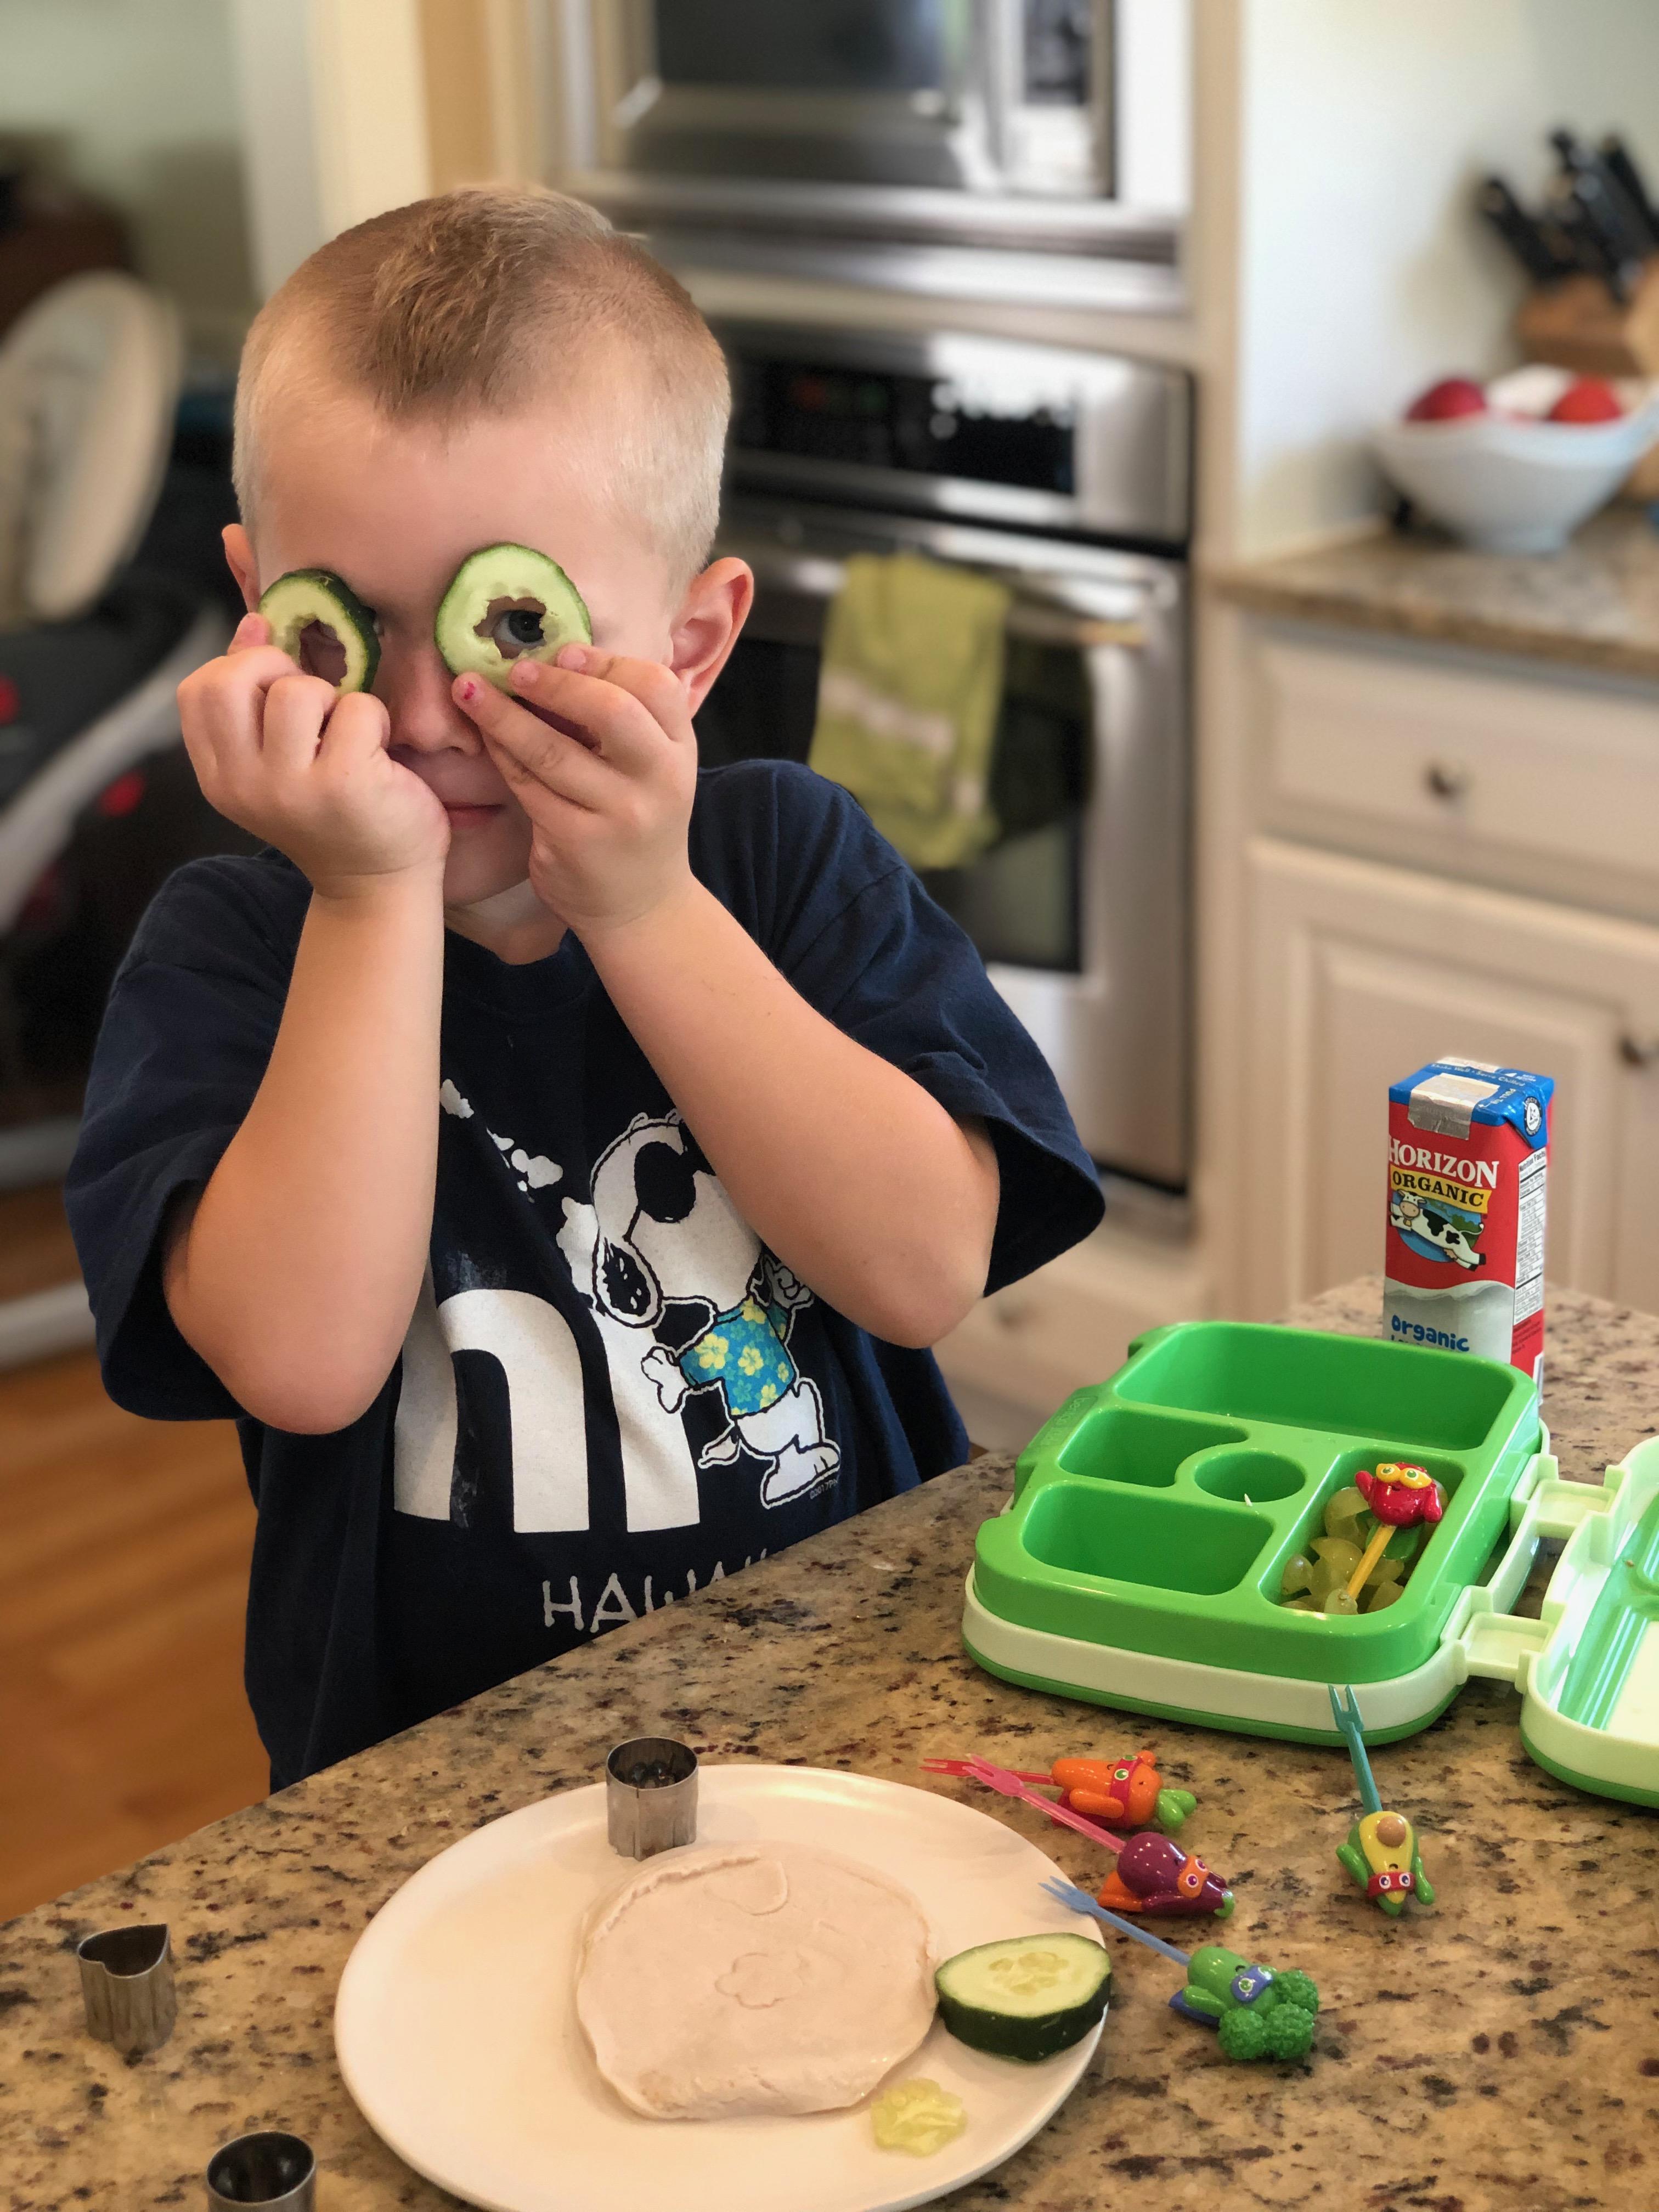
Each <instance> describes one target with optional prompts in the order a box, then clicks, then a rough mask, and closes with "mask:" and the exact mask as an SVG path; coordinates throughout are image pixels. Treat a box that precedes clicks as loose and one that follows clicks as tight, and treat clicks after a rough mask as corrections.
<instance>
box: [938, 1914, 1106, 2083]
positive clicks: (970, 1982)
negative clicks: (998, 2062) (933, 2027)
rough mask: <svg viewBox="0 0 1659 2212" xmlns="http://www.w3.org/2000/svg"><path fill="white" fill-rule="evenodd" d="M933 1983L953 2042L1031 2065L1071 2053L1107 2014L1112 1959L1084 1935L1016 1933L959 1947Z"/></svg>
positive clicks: (941, 2016)
mask: <svg viewBox="0 0 1659 2212" xmlns="http://www.w3.org/2000/svg"><path fill="white" fill-rule="evenodd" d="M933 1984H934V1986H935V1988H936V1989H937V1990H938V1991H939V2018H940V2019H941V2020H942V2021H944V2022H945V2027H947V2028H949V2030H950V2031H951V2034H952V2035H954V2036H955V2037H956V2039H957V2042H958V2043H965V2044H967V2045H969V2046H970V2048H972V2049H973V2050H975V2051H989V2052H990V2053H991V2055H992V2056H993V2057H997V2058H1019V2059H1024V2061H1025V2062H1026V2063H1028V2064H1030V2063H1036V2061H1037V2060H1039V2059H1043V2058H1052V2057H1054V2054H1055V2052H1056V2051H1069V2050H1070V2049H1071V2047H1072V2045H1073V2044H1074V2043H1081V2042H1082V2040H1083V2039H1084V2037H1085V2035H1087V2034H1088V2033H1089V2031H1090V2030H1091V2028H1092V2027H1095V2026H1096V2024H1097V2022H1098V2021H1101V2020H1103V2018H1104V2017H1105V2013H1106V2005H1107V2001H1108V1999H1109V1997H1110V1996H1111V1993H1112V1965H1111V1961H1110V1960H1109V1958H1108V1957H1107V1955H1106V1953H1105V1950H1104V1949H1103V1947H1102V1946H1101V1945H1100V1944H1098V1943H1097V1942H1093V1941H1092V1940H1091V1938H1090V1937H1089V1936H1010V1937H1008V1938H1006V1940H1005V1941H1004V1942H1000V1943H981V1944H978V1945H976V1946H975V1948H974V1949H973V1950H971V1951H958V1952H957V1954H956V1956H955V1958H954V1959H947V1960H945V1964H944V1965H943V1966H941V1967H940V1968H939V1972H937V1973H936V1974H935V1975H934V1977H933Z"/></svg>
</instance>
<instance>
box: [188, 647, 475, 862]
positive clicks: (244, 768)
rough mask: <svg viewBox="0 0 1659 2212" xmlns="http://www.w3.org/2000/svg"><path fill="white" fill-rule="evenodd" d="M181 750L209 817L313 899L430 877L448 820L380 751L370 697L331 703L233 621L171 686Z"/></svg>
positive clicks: (354, 694) (378, 712)
mask: <svg viewBox="0 0 1659 2212" xmlns="http://www.w3.org/2000/svg"><path fill="white" fill-rule="evenodd" d="M179 724H180V726H181V727H182V729H183V732H184V738H185V750H187V751H188V752H189V755H190V759H191V766H192V767H193V768H194V769H195V770H196V775H197V781H198V782H199V783H200V784H201V787H202V790H203V793H204V796H205V797H206V799H207V801H208V803H209V805H210V806H213V807H214V808H216V810H217V811H218V812H219V813H221V814H222V815H224V816H225V817H226V818H227V819H228V820H229V821H232V822H234V823H236V824H237V825H238V827H239V828H240V829H246V830H248V831H250V832H251V833H252V835H253V836H256V837H263V838H264V840H265V842H267V843H268V844H271V845H275V846H276V848H277V850H278V851H279V852H282V853H285V854H287V855H288V857H289V860H292V861H293V862H294V864H295V866H296V867H297V868H299V869H301V871H302V872H303V873H304V874H305V875H306V876H307V878H309V880H310V883H311V886H312V888H313V890H315V891H316V892H318V893H319V895H320V896H323V897H325V898H351V897H356V896H360V895H361V894H362V893H363V892H364V891H368V890H378V889H380V888H383V887H386V886H388V885H390V884H393V883H396V882H399V881H414V880H416V879H418V878H421V877H422V876H426V875H432V874H435V875H437V876H438V877H439V878H441V876H442V872H443V866H444V860H445V857H446V855H447V853H448V850H449V820H448V817H447V815H446V814H445V812H444V810H443V803H442V801H441V799H439V798H438V796H437V793H435V792H434V791H433V790H431V789H430V788H429V787H428V785H426V784H425V783H423V782H422V781H421V779H420V777H419V776H417V775H415V774H414V773H413V772H412V771H411V770H410V769H406V768H404V767H403V766H401V765H400V764H399V763H398V762H397V761H394V760H393V759H392V757H391V755H390V753H389V752H388V751H387V750H386V743H387V739H388V738H390V736H391V731H392V725H391V719H390V717H389V716H388V714H387V713H386V706H385V702H383V701H381V700H379V699H377V698H375V697H374V695H373V693H372V692H368V691H349V692H347V693H345V694H344V696H337V695H336V693H335V690H334V687H333V685H332V684H325V683H324V681H323V680H322V678H320V677H318V676H307V675H306V674H305V672H304V671H302V670H301V669H300V668H298V667H297V666H296V665H295V663H294V662H293V661H292V660H290V659H289V657H288V655H287V654H286V653H280V652H278V650H277V648H276V647H275V646H274V645H273V644H272V643H271V642H270V623H268V622H266V621H265V620H264V617H263V616H260V615H257V614H249V615H245V616H244V617H242V620H241V622H240V623H239V624H238V626H237V629H236V635H234V637H233V638H232V639H231V641H230V645H229V648H228V651H227V652H226V653H224V654H223V656H222V658H221V659H217V660H210V661H208V662H207V663H206V664H205V665H204V666H203V667H201V668H198V669H197V670H196V671H194V673H193V674H191V675H189V676H187V677H186V678H185V680H184V682H183V683H182V684H180V685H179Z"/></svg>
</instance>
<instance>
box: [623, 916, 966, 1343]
mask: <svg viewBox="0 0 1659 2212" xmlns="http://www.w3.org/2000/svg"><path fill="white" fill-rule="evenodd" d="M585 942H586V949H587V951H588V955H589V957H590V958H591V959H592V961H593V963H594V966H595V968H596V969H598V971H599V975H600V977H601V980H602V981H604V983H605V988H606V990H607V991H608V992H609V994H610V995H611V1000H612V1002H613V1003H614V1004H615V1006H617V1011H618V1012H620V1013H621V1015H622V1017H623V1020H624V1021H625V1022H626V1023H627V1024H628V1026H629V1030H631V1031H632V1032H633V1035H634V1036H635V1038H636V1039H637V1041H638V1042H639V1044H640V1046H641V1049H642V1050H643V1051H644V1053H645V1054H646V1056H647V1058H648V1059H649V1060H650V1061H651V1063H652V1065H653V1067H654V1068H655V1069H656V1071H657V1073H658V1074H659V1076H660V1077H661V1079H662V1081H663V1083H664V1085H665V1086H666V1088H667V1090H668V1091H669V1094H670V1096H671V1097H672V1098H673V1100H674V1102H675V1103H676V1104H677V1105H678V1107H679V1109H680V1110H681V1111H682V1112H683V1113H684V1115H685V1118H686V1121H687V1122H688V1124H689V1125H690V1128H691V1129H692V1131H693V1133H695V1134H696V1139H697V1141H698V1143H699V1144H700V1145H701V1146H702V1149H703V1151H704V1152H706V1153H707V1154H708V1159H709V1161H710V1164H712V1165H713V1167H714V1170H715V1172H716V1173H717V1174H718V1175H719V1176H720V1180H721V1182H723V1183H724V1184H725V1185H726V1189H727V1190H728V1191H729V1192H730V1194H731V1196H732V1201H733V1203H734V1204H735V1205H736V1206H737V1207H738V1212H740V1213H741V1214H742V1215H743V1216H744V1219H745V1220H746V1221H747V1222H748V1223H749V1224H750V1226H751V1227H752V1228H753V1229H754V1230H755V1231H756V1233H757V1235H758V1236H759V1237H761V1238H762V1239H763V1241H764V1242H765V1243H766V1244H767V1245H768V1246H769V1248H770V1249H772V1250H773V1251H774V1252H775V1253H776V1254H777V1255H778V1257H779V1258H780V1259H781V1260H782V1261H784V1262H785V1263H786V1265H787V1266H788V1267H791V1268H793V1271H794V1273H796V1274H797V1275H799V1277H800V1279H801V1280H802V1281H803V1282H805V1283H806V1284H808V1285H810V1286H811V1288H812V1289H813V1290H815V1291H817V1292H818V1294H819V1295H820V1296H821V1297H824V1298H826V1299H827V1300H828V1301H829V1304H832V1305H834V1306H835V1307H836V1308H837V1309H838V1310H840V1311H841V1312H842V1313H844V1314H846V1315H847V1316H848V1317H849V1319H851V1320H853V1321H855V1322H859V1323H860V1326H862V1327H864V1328H868V1329H870V1330H871V1331H872V1333H873V1334H877V1335H878V1336H883V1337H886V1338H888V1339H889V1340H891V1341H894V1342H896V1343H905V1344H929V1343H933V1342H934V1341H935V1340H937V1339H938V1338H939V1336H941V1335H943V1334H945V1331H946V1330H947V1329H949V1328H951V1327H953V1326H954V1324H955V1323H956V1322H957V1321H958V1320H959V1319H960V1318H961V1317H962V1316H963V1314H964V1313H965V1312H966V1311H967V1310H968V1308H969V1306H970V1305H971V1304H973V1302H974V1300H975V1298H976V1297H978V1296H979V1295H980V1293H981V1291H982V1290H983V1288H984V1285H985V1276H986V1271H987V1267H988V1265H989V1261H990V1250H991V1238H992V1234H993V1231H994V1228H995V1224H996V1209H997V1194H998V1181H997V1167H996V1158H995V1155H994V1152H993V1151H992V1148H991V1146H990V1142H989V1140H988V1139H987V1137H986V1136H985V1135H984V1133H983V1132H982V1131H980V1130H977V1129H971V1128H969V1129H964V1128H963V1127H961V1126H959V1125H958V1124H957V1122H956V1121H953V1120H952V1118H951V1115H949V1114H948V1113H947V1112H946V1111H945V1109H944V1107H942V1106H941V1105H940V1104H939V1102H938V1101H937V1100H936V1099H934V1098H933V1097H930V1096H929V1095H928V1093H927V1091H924V1090H923V1089H922V1088H921V1085H920V1084H917V1083H915V1082H913V1081H912V1080H911V1079H910V1078H909V1077H908V1075H906V1074H905V1073H903V1072H902V1070H901V1069H899V1068H896V1067H894V1066H891V1065H890V1062H888V1061H886V1060H882V1059H881V1058H880V1057H879V1056H878V1054H874V1053H872V1052H869V1051H867V1050H866V1048H865V1047H864V1046H862V1045H860V1044H859V1043H857V1042H854V1040H853V1039H852V1038H851V1037H848V1036H846V1035H844V1034H843V1032H842V1031H841V1030H838V1029H836V1026H835V1024H833V1023H831V1022H829V1021H827V1020H826V1019H825V1018H823V1015H821V1014H819V1013H818V1012H817V1011H816V1010H815V1009H814V1008H813V1007H811V1006H809V1005H808V1004H807V1002H806V1001H805V1000H804V999H803V998H802V997H801V996H800V995H799V993H798V992H797V991H795V990H794V989H793V987H791V986H790V984H789V983H788V982H787V981H785V979H784V977H783V976H782V975H780V974H779V972H778V970H777V969H775V967H774V966H773V965H772V963H771V962H770V961H769V960H768V959H767V957H766V956H765V954H764V953H763V951H761V949H760V947H759V946H758V945H756V943H755V942H754V940H753V939H751V938H750V936H749V935H748V933H747V932H746V931H745V930H744V928H743V927H742V926H741V924H740V923H738V921H735V920H734V919H733V917H732V915H730V914H728V913H727V912H726V909H725V908H723V907H722V906H721V905H720V903H719V902H718V901H717V900H715V899H714V897H713V896H712V895H711V894H710V893H709V892H708V891H707V890H704V889H703V888H702V885H700V884H691V885H690V888H689V889H688V890H687V891H686V892H685V894H684V896H680V897H678V898H676V899H675V900H674V901H673V902H671V904H670V905H669V906H666V907H665V908H661V909H659V910H658V911H656V912H654V913H653V914H652V915H647V916H646V917H645V918H643V919H642V920H641V921H636V922H632V923H629V924H627V925H625V926H623V927H619V928H616V929H613V930H610V931H607V932H604V933H585Z"/></svg>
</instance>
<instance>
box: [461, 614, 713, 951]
mask: <svg viewBox="0 0 1659 2212" xmlns="http://www.w3.org/2000/svg"><path fill="white" fill-rule="evenodd" d="M513 690H514V691H515V692H516V693H517V695H518V697H517V698H516V699H513V698H509V697H508V696H507V695H506V694H505V693H504V692H501V691H498V690H495V686H494V685H493V684H487V683H485V681H484V680H483V678H482V677H481V676H462V677H459V678H457V679H456V682H455V684H454V687H453V696H454V699H455V702H456V704H457V705H458V706H459V708H460V709H461V711H462V713H463V714H466V715H468V716H469V717H470V718H471V720H472V721H473V722H474V723H476V724H477V729H478V733H479V735H480V736H481V737H482V738H483V742H484V747H485V750H487V751H488V753H489V757H490V759H491V760H492V761H493V762H494V763H495V766H496V768H497V769H499V770H500V771H501V776H502V779H503V780H504V781H505V782H506V784H507V788H508V789H509V790H510V791H511V792H512V793H513V797H514V799H517V800H518V802H519V804H520V806H522V807H523V809H524V811H525V812H526V814H527V815H528V816H529V817H530V822H531V828H532V842H531V848H530V881H531V884H532V888H533V889H534V890H535V892H536V895H537V896H538V898H539V899H540V900H541V902H542V903H543V904H544V906H546V907H548V908H550V910H551V911H552V912H553V913H554V914H556V915H558V917H559V919H560V920H561V921H562V922H564V923H565V925H566V926H567V927H568V928H570V929H574V931H575V932H576V933H577V935H578V936H579V937H589V936H593V935H597V934H600V933H603V932H605V930H608V929H612V928H616V927H620V926H622V925H623V924H626V923H628V922H632V921H639V920H640V919H641V917H642V916H644V915H647V914H649V913H651V912H652V911H653V909H655V908H658V907H659V906H661V905H662V904H663V903H664V902H665V901H667V900H669V899H671V898H672V897H673V896H675V895H677V894H678V892H680V891H682V890H684V889H685V888H686V887H687V886H688V885H689V884H690V882H691V879H692V878H691V867H690V859H689V857H688V854H687V850H686V828H687V824H688V823H690V819H691V801H692V798H693V796H694V794H695V793H696V781H697V743H696V737H695V735H694V734H693V732H692V728H691V714H690V707H689V704H688V702H687V700H686V696H685V692H684V689H683V688H682V686H681V684H680V683H679V680H678V678H677V677H676V676H675V675H674V673H673V671H672V670H671V669H667V668H665V667H663V666H662V665H660V664H659V662H657V661H654V660H633V659H627V658H625V657H624V656H623V655H622V654H620V653H601V652H599V651H596V650H595V648H594V647H592V646H578V645H568V646H566V647H565V648H564V650H563V652H562V653H560V655H559V658H558V660H557V662H556V663H548V662H545V661H534V660H528V659H525V660H518V661H515V662H514V663H513ZM520 701H522V702H524V703H523V704H520ZM530 708H536V709H537V710H538V711H537V712H535V713H532V712H530V711H529V709H530ZM544 715H545V716H549V717H552V718H555V719H554V720H543V716H544Z"/></svg>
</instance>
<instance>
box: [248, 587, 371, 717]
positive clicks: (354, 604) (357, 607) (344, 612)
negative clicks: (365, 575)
mask: <svg viewBox="0 0 1659 2212" xmlns="http://www.w3.org/2000/svg"><path fill="white" fill-rule="evenodd" d="M259 611H260V613H261V614H262V615H263V616H264V618H265V620H266V621H267V622H268V623H270V633H271V641H272V642H273V644H275V645H276V647H278V648H279V649H280V650H281V651H282V652H283V653H287V655H288V657H289V659H290V660H297V661H298V662H299V664H300V665H301V668H303V669H304V671H305V672H306V674H307V676H320V677H321V678H323V680H324V682H325V684H332V685H333V686H334V688H335V690H337V691H367V690H368V687H369V685H370V684H373V683H374V671H375V670H376V669H377V668H378V667H379V666H380V639H379V638H378V637H376V636H375V635H374V615H373V613H372V612H371V611H369V609H368V607H366V606H365V605H363V603H362V600H361V599H359V598H358V597H357V594H356V592H354V591H353V590H352V588H351V586H350V585H349V584H343V583H342V582H341V580H340V579H339V578H338V577H337V576H334V575H331V574H329V572H328V570H327V569H326V568H291V569H290V570H289V573H288V574H287V575H286V576H278V578H277V579H276V582H275V583H274V584H273V585H272V586H270V590H269V591H268V592H264V594H263V595H262V596H261V598H260V600H259Z"/></svg>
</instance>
